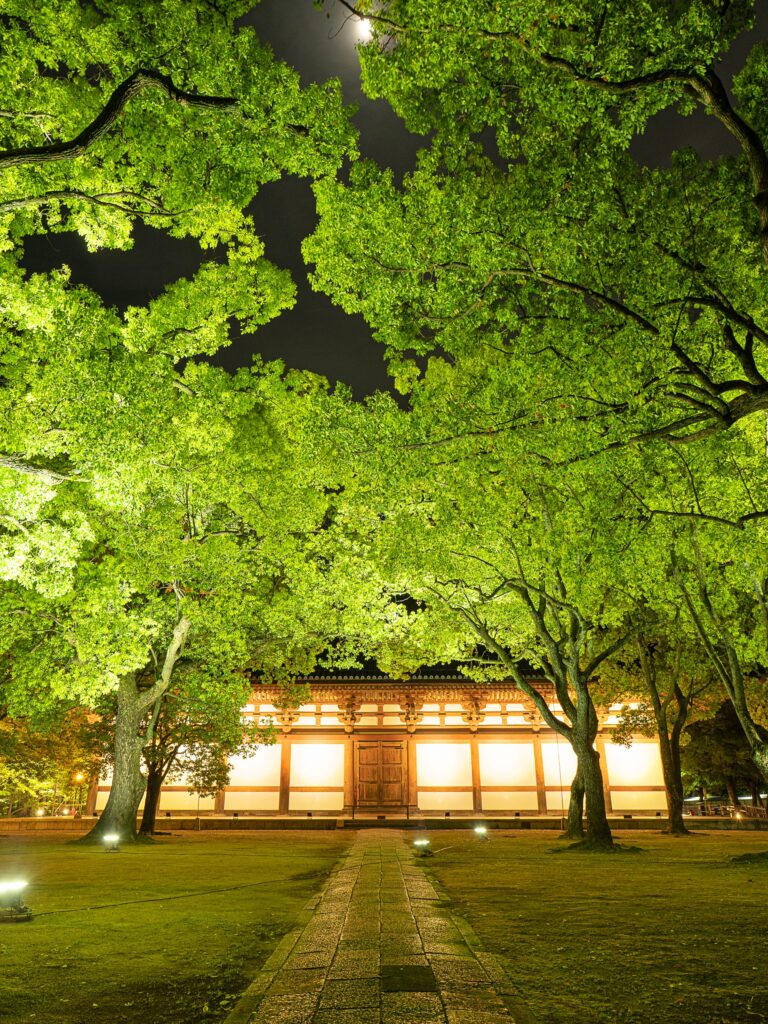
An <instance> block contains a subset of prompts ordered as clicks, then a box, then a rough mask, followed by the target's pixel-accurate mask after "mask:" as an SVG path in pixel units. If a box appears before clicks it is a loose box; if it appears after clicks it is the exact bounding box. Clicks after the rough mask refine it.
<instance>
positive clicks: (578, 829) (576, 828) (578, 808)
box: [563, 769, 584, 839]
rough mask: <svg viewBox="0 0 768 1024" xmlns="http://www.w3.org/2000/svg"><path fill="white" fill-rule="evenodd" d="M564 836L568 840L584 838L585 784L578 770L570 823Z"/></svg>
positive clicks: (569, 818) (572, 789)
mask: <svg viewBox="0 0 768 1024" xmlns="http://www.w3.org/2000/svg"><path fill="white" fill-rule="evenodd" d="M563 836H564V837H565V838H566V839H583V838H584V782H583V780H582V777H581V772H580V771H579V770H578V769H577V770H576V774H575V775H574V776H573V782H572V783H571V798H570V800H569V802H568V821H567V823H566V826H565V832H564V833H563Z"/></svg>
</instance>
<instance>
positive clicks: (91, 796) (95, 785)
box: [83, 775, 99, 817]
mask: <svg viewBox="0 0 768 1024" xmlns="http://www.w3.org/2000/svg"><path fill="white" fill-rule="evenodd" d="M98 793H99V777H98V775H97V776H96V777H95V778H93V779H91V781H90V782H89V783H88V795H87V796H86V798H85V807H84V808H83V814H86V815H88V816H89V817H90V816H91V815H92V814H93V813H94V811H95V810H96V797H97V796H98Z"/></svg>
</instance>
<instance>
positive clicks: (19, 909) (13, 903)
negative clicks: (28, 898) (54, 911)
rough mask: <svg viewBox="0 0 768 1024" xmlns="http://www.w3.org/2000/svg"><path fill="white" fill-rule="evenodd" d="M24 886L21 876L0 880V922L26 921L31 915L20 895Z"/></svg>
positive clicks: (25, 884) (25, 883)
mask: <svg viewBox="0 0 768 1024" xmlns="http://www.w3.org/2000/svg"><path fill="white" fill-rule="evenodd" d="M26 887H27V882H25V881H24V880H23V879H21V878H16V879H9V880H7V881H4V882H3V881H0V922H15V921H28V920H29V919H30V918H31V917H32V913H31V911H30V909H29V907H25V906H24V900H23V898H22V895H21V894H22V893H23V892H24V890H25V889H26Z"/></svg>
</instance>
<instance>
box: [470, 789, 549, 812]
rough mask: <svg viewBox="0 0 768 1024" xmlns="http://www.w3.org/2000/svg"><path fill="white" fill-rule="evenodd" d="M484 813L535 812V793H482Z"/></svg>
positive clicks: (537, 801) (536, 806)
mask: <svg viewBox="0 0 768 1024" xmlns="http://www.w3.org/2000/svg"><path fill="white" fill-rule="evenodd" d="M481 797H482V802H483V810H484V811H537V810H538V809H539V799H538V797H537V796H536V794H535V793H501V792H499V793H482V794H481Z"/></svg>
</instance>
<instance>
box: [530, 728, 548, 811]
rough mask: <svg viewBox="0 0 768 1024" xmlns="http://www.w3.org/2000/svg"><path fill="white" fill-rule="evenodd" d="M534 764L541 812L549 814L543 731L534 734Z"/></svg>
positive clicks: (537, 797)
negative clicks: (542, 739)
mask: <svg viewBox="0 0 768 1024" xmlns="http://www.w3.org/2000/svg"><path fill="white" fill-rule="evenodd" d="M533 764H534V767H535V769H536V799H537V801H538V805H539V814H547V813H548V808H547V789H546V783H545V781H544V756H543V754H542V752H541V733H540V732H535V733H534V734H533Z"/></svg>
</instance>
